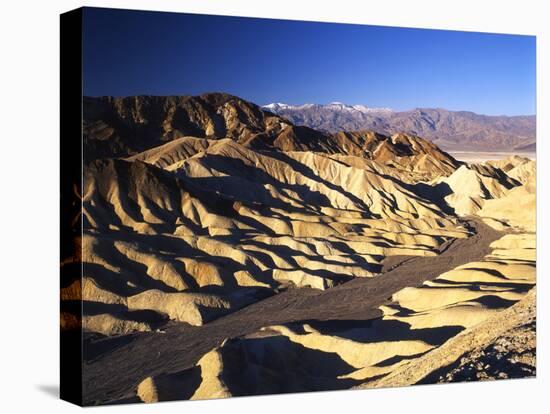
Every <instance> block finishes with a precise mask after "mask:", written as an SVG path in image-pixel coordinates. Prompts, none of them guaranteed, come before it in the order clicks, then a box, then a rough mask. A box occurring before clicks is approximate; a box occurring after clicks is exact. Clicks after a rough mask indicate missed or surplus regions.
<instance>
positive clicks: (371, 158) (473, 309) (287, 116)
mask: <svg viewBox="0 0 550 414" xmlns="http://www.w3.org/2000/svg"><path fill="white" fill-rule="evenodd" d="M535 40H536V39H535V37H534V36H523V35H522V36H520V35H513V34H494V33H475V32H459V31H446V30H428V29H413V28H399V27H381V26H369V25H352V24H341V23H325V22H308V21H291V20H275V19H263V18H262V19H260V18H241V17H227V16H214V15H199V14H186V13H163V12H148V11H133V10H115V9H103V8H83V9H79V10H76V11H73V12H69V13H67V14H65V15H63V16H62V17H61V59H62V61H61V81H62V91H61V97H62V104H61V105H62V106H61V123H62V126H61V133H62V137H61V144H62V145H61V151H62V154H61V162H62V166H61V168H62V176H61V197H62V209H61V213H62V227H61V233H62V234H61V235H62V246H61V345H62V349H61V358H62V370H61V372H62V378H61V393H62V397H63V398H65V399H67V400H69V401H72V402H76V403H78V404H81V405H104V404H118V403H134V402H135V403H139V402H145V403H151V402H157V401H168V400H197V399H213V398H226V397H237V396H252V395H264V394H281V393H295V392H310V391H329V390H343V389H369V388H380V387H398V386H399V387H400V386H408V385H415V384H440V383H450V382H458V381H484V380H501V379H510V378H527V377H533V376H535V375H536V309H535V302H536V301H535V289H536V246H535V243H536V237H535V234H536V210H535V207H536V191H535V190H536V160H535V150H536V125H535V124H536V122H535V121H536V118H535V113H536V107H535V105H536V97H535V90H536V87H535V82H536V81H535V48H536V41H535ZM75 78H76V81H75V80H74V79H75Z"/></svg>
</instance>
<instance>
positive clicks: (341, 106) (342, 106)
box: [262, 102, 392, 113]
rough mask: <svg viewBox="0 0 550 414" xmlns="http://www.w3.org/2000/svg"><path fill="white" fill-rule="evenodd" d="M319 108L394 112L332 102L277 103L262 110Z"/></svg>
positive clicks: (345, 110) (265, 106) (344, 110)
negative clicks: (320, 103) (321, 103)
mask: <svg viewBox="0 0 550 414" xmlns="http://www.w3.org/2000/svg"><path fill="white" fill-rule="evenodd" d="M313 107H316V108H319V109H331V110H336V111H341V112H356V111H357V112H362V113H369V112H391V111H392V110H391V109H389V108H370V107H368V106H366V105H347V104H345V103H342V102H330V103H328V104H326V105H319V104H312V103H306V104H303V105H288V104H285V103H281V102H276V103H270V104H268V105H264V106H262V108H264V109H267V110H269V111H273V112H276V111H282V110H287V111H297V110H301V109H310V108H313Z"/></svg>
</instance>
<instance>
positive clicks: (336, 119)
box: [262, 102, 536, 152]
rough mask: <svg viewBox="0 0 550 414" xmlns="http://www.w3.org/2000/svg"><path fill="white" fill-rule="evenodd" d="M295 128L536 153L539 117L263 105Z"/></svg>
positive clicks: (332, 105)
mask: <svg viewBox="0 0 550 414" xmlns="http://www.w3.org/2000/svg"><path fill="white" fill-rule="evenodd" d="M262 109H264V110H266V111H270V112H272V113H275V114H277V115H279V116H282V117H284V118H286V119H288V120H289V121H291V122H292V123H294V124H295V125H304V126H308V127H310V128H314V129H316V130H319V131H325V132H339V131H357V130H372V131H375V132H378V133H381V134H393V133H396V132H404V133H407V134H412V135H418V136H421V137H423V138H427V139H429V140H431V141H433V142H435V143H436V144H437V145H438V146H439V147H441V148H443V149H445V150H450V151H508V152H513V151H515V152H521V151H535V149H536V117H535V115H526V116H489V115H480V114H476V113H474V112H468V111H449V110H446V109H440V108H417V109H413V110H410V111H402V112H397V111H392V110H391V109H388V108H370V107H367V106H364V105H346V104H343V103H340V102H332V103H329V104H326V105H319V104H305V105H297V106H293V105H287V104H283V103H272V104H268V105H265V106H263V107H262Z"/></svg>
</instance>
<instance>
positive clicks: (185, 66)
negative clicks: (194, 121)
mask: <svg viewBox="0 0 550 414" xmlns="http://www.w3.org/2000/svg"><path fill="white" fill-rule="evenodd" d="M83 24H84V56H83V60H84V75H83V76H84V94H85V95H92V96H98V95H114V96H128V95H197V94H201V93H204V92H218V91H221V92H228V93H231V94H234V95H237V96H240V97H242V98H244V99H247V100H250V101H252V102H255V103H257V104H260V105H263V104H267V103H271V102H285V103H290V104H301V103H306V102H311V103H328V102H333V101H339V102H345V103H349V104H365V105H368V106H372V107H390V108H392V109H395V110H407V109H412V108H418V107H437V108H446V109H451V110H469V111H473V112H477V113H483V114H489V115H527V114H534V113H535V94H536V87H535V78H536V77H535V37H533V36H517V35H501V34H484V33H467V32H456V31H441V30H423V29H404V28H395V27H381V26H361V25H344V24H333V23H316V22H301V21H287V20H270V19H250V18H236V17H223V16H203V15H192V14H180V13H153V12H140V11H124V10H114V9H96V8H86V9H85V12H84V23H83Z"/></svg>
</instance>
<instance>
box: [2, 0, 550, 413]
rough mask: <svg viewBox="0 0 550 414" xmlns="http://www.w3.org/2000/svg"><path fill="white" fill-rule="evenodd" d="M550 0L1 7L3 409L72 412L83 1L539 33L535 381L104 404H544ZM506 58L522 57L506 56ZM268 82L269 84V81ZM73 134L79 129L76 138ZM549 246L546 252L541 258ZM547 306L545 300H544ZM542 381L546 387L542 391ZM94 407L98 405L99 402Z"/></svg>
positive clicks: (511, 408)
mask: <svg viewBox="0 0 550 414" xmlns="http://www.w3.org/2000/svg"><path fill="white" fill-rule="evenodd" d="M545 3H546V2H545V1H542V0H538V1H530V0H522V1H513V2H512V1H505V0H500V1H487V0H485V1H481V0H475V1H470V0H455V1H446V2H444V1H441V0H439V1H437V0H436V1H427V0H426V1H424V0H414V1H411V0H408V1H407V0H402V1H396V0H393V1H390V0H386V1H372V2H370V1H358V0H355V1H352V0H337V1H330V2H329V1H326V2H325V1H299V0H272V1H270V2H265V1H263V2H262V1H258V0H257V1H253V0H250V1H245V0H226V1H223V2H222V1H212V0H202V1H200V0H197V1H189V0H180V1H168V0H164V1H160V0H155V1H153V0H149V1H147V0H142V1H140V0H134V1H129V0H127V1H122V0H109V1H87V2H84V3H82V2H78V1H69V0H67V1H63V0H57V1H36V2H31V1H22V0H11V1H9V0H5V1H4V2H3V3H2V10H1V13H0V19H1V22H0V31H1V34H0V44H1V50H0V145H1V146H0V151H1V152H0V260H1V261H0V264H1V265H0V306H1V308H2V309H0V321H1V326H0V382H1V387H0V390H1V392H2V395H1V396H0V411H2V412H5V413H15V412H29V413H32V412H41V413H50V412H54V413H65V412H74V411H76V410H78V408H77V407H75V406H72V405H70V404H68V403H66V402H63V401H60V400H58V399H57V397H56V394H57V392H58V375H59V368H58V365H59V356H58V342H59V341H58V325H59V323H58V286H59V282H58V280H59V278H58V260H59V259H58V254H59V253H58V243H59V242H58V224H59V221H58V220H59V219H58V216H59V213H58V211H59V210H58V205H59V190H58V178H59V121H58V120H59V115H58V107H59V66H58V62H59V48H58V44H59V39H58V36H59V16H58V15H59V13H61V12H64V11H67V10H70V9H73V8H77V7H80V6H82V5H86V6H104V7H107V6H110V7H118V8H138V9H150V10H152V9H155V10H167V11H187V12H199V13H200V12H202V13H217V14H230V15H241V16H257V17H277V18H290V19H301V20H318V21H333V22H349V23H365V24H379V25H393V26H408V27H425V28H440V29H455V30H474V31H486V32H501V33H517V34H535V35H537V62H538V67H537V74H538V81H537V94H538V98H537V115H538V116H537V127H538V134H537V135H538V143H537V152H538V173H539V177H538V183H539V185H538V237H539V240H538V241H539V244H538V252H539V256H538V257H539V262H538V272H539V273H538V349H537V351H538V352H537V357H538V369H537V371H538V375H537V379H534V380H516V381H499V382H498V383H495V382H491V383H477V384H455V385H436V386H417V387H409V388H403V389H383V390H367V391H339V392H324V393H310V394H295V395H283V396H276V397H249V398H235V399H230V400H218V401H206V402H177V403H162V404H156V405H129V406H117V407H105V408H101V409H100V410H101V411H102V412H113V411H116V412H118V413H126V412H136V413H142V412H153V411H154V412H155V413H157V412H182V411H185V412H210V411H212V412H224V413H237V412H243V410H244V412H249V411H252V410H257V411H259V412H261V413H262V414H263V413H272V412H273V413H275V412H277V413H281V412H288V413H289V414H290V413H294V412H298V413H300V412H302V413H303V412H308V411H315V412H331V413H335V412H336V413H339V412H355V411H356V410H358V411H361V412H373V411H376V412H384V413H386V412H388V413H394V412H397V411H400V410H403V411H406V412H422V413H425V414H427V413H442V412H443V413H455V412H456V413H459V412H460V413H484V412H486V413H490V412H497V413H507V412H515V413H518V412H540V411H543V410H546V407H544V402H545V401H548V392H549V391H548V390H550V380H549V367H548V350H549V344H548V297H549V292H548V286H549V284H548V282H547V281H546V280H547V279H545V278H547V277H548V275H547V274H546V273H547V272H546V270H548V260H547V258H546V257H545V256H547V255H548V254H549V252H550V251H549V250H548V243H547V241H548V235H549V229H548V220H547V219H545V212H548V211H549V204H548V165H547V164H546V162H547V161H548V156H549V155H548V139H550V137H549V125H548V107H549V101H548V100H549V94H548V76H549V74H550V63H549V55H550V53H549V50H550V45H549V37H550V34H549V32H548V26H549V24H548V20H547V18H548V16H549V15H550V13H549V11H548V10H544V8H545ZM511 64H519V65H521V62H515V61H514V58H513V57H511ZM266 81H269V80H266ZM75 139H77V137H75ZM545 251H546V255H545ZM545 302H546V303H545ZM544 389H546V395H545V393H544V391H543V390H544ZM94 410H95V409H94Z"/></svg>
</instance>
